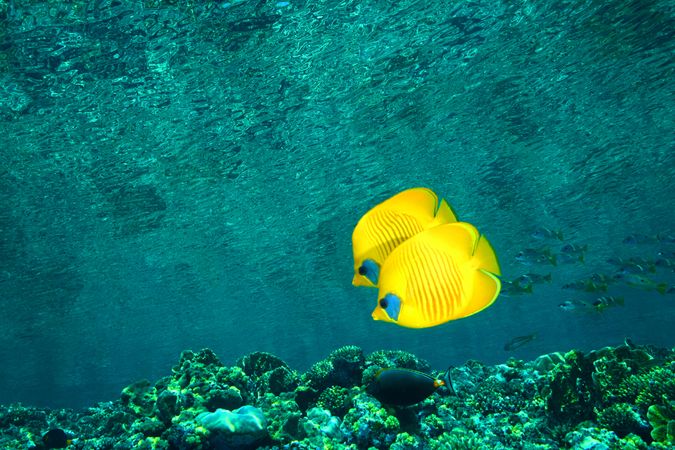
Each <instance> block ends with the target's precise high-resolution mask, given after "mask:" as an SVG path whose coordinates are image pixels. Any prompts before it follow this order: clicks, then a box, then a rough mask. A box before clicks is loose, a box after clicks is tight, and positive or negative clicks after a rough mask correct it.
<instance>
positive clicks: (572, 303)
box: [558, 300, 589, 312]
mask: <svg viewBox="0 0 675 450" xmlns="http://www.w3.org/2000/svg"><path fill="white" fill-rule="evenodd" d="M558 306H559V307H560V309H562V310H563V311H568V312H569V311H579V310H581V309H588V308H589V305H588V303H586V302H582V301H578V300H566V301H564V302H562V303H561V304H559V305H558Z"/></svg>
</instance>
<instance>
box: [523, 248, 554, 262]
mask: <svg viewBox="0 0 675 450" xmlns="http://www.w3.org/2000/svg"><path fill="white" fill-rule="evenodd" d="M516 261H518V262H519V263H521V264H525V265H532V264H545V263H548V264H552V265H554V266H555V265H556V264H557V261H556V257H555V255H554V254H552V253H551V249H549V248H526V249H525V250H521V251H519V252H518V253H517V254H516Z"/></svg>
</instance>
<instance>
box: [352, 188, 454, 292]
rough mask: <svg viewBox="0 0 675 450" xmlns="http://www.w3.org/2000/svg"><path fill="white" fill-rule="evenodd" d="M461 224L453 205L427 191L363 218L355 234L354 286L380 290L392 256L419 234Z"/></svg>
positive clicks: (407, 194)
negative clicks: (381, 276) (385, 266)
mask: <svg viewBox="0 0 675 450" xmlns="http://www.w3.org/2000/svg"><path fill="white" fill-rule="evenodd" d="M452 222H457V217H456V216H455V214H454V213H453V211H452V209H451V208H450V205H448V203H447V202H446V201H445V200H441V201H439V200H438V197H437V196H436V194H435V193H434V192H433V191H432V190H430V189H427V188H413V189H408V190H405V191H403V192H400V193H398V194H396V195H394V196H393V197H390V198H389V199H387V200H385V201H384V202H382V203H380V204H379V205H377V206H375V207H374V208H372V209H371V210H370V211H368V212H367V213H366V214H364V215H363V217H361V219H360V220H359V222H358V223H357V224H356V227H355V228H354V232H353V233H352V249H353V251H354V279H353V280H352V284H353V285H354V286H369V287H377V285H378V278H379V272H380V268H381V267H382V264H383V262H384V261H385V259H386V258H387V256H389V254H390V253H391V252H392V251H393V250H394V249H395V248H396V247H397V246H398V245H400V244H401V243H402V242H405V241H406V240H407V239H410V238H411V237H413V236H415V235H416V234H418V233H420V232H422V231H424V230H426V229H428V228H431V227H435V226H438V225H441V224H444V223H452Z"/></svg>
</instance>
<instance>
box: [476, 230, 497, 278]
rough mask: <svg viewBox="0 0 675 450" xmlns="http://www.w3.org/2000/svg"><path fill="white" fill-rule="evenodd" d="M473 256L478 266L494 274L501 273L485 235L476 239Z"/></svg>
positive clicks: (495, 256)
mask: <svg viewBox="0 0 675 450" xmlns="http://www.w3.org/2000/svg"><path fill="white" fill-rule="evenodd" d="M473 257H474V258H476V259H477V261H478V268H480V269H482V270H484V271H486V272H490V273H493V274H495V275H501V269H500V268H499V262H498V261H497V255H496V254H495V251H494V249H493V248H492V245H490V242H489V241H488V240H487V239H486V238H485V236H481V237H480V238H479V239H478V243H477V244H476V248H475V250H474V252H473Z"/></svg>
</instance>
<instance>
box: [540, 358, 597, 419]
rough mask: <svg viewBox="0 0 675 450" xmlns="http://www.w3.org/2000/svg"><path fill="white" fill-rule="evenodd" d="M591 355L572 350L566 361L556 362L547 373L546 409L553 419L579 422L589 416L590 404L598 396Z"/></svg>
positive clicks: (595, 400) (590, 413)
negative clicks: (548, 373) (548, 374)
mask: <svg viewBox="0 0 675 450" xmlns="http://www.w3.org/2000/svg"><path fill="white" fill-rule="evenodd" d="M594 370H595V366H594V365H593V361H592V359H591V358H590V357H588V356H585V355H584V354H583V353H582V352H580V351H577V350H572V351H570V352H568V353H566V354H565V362H564V363H563V364H558V365H556V366H555V367H554V368H553V370H552V371H551V373H550V376H549V386H548V389H547V393H548V396H547V398H546V409H547V411H548V412H549V414H550V415H551V417H552V418H553V419H554V420H557V421H561V422H572V423H579V422H582V421H584V420H589V419H591V418H592V411H593V406H594V405H595V404H596V403H597V402H598V400H599V398H600V392H599V390H598V389H597V387H596V385H595V383H594V380H593V372H594Z"/></svg>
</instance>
